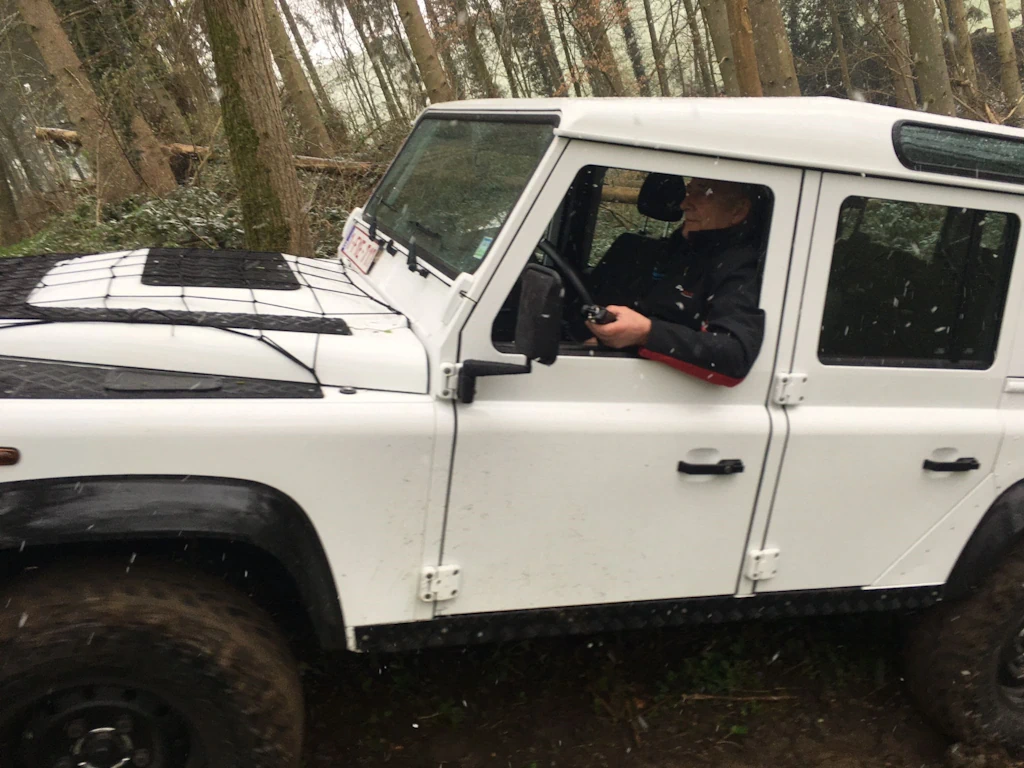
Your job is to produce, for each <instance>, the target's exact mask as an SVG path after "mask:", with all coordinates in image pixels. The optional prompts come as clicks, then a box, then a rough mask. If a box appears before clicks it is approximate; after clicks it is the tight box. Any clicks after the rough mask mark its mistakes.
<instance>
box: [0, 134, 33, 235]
mask: <svg viewBox="0 0 1024 768" xmlns="http://www.w3.org/2000/svg"><path fill="white" fill-rule="evenodd" d="M24 237H28V229H27V228H26V227H25V223H24V222H23V221H22V220H21V218H20V217H19V216H18V209H17V208H16V207H15V206H14V193H13V192H12V191H11V182H10V179H8V178H7V163H6V162H5V159H4V156H3V152H2V150H0V246H4V245H14V244H15V243H16V242H18V241H19V240H21V239H22V238H24Z"/></svg>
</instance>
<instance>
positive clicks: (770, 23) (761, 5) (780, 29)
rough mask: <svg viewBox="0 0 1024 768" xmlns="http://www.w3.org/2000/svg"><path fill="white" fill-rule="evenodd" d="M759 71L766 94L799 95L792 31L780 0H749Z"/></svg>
mask: <svg viewBox="0 0 1024 768" xmlns="http://www.w3.org/2000/svg"><path fill="white" fill-rule="evenodd" d="M749 5H750V21H751V25H752V27H753V32H754V49H755V50H756V51H757V64H758V73H759V75H760V79H761V87H762V88H763V90H764V95H765V96H799V95H800V83H799V82H798V81H797V79H796V65H795V64H794V63H793V51H792V50H791V49H790V47H789V32H788V31H787V30H786V21H785V19H783V18H782V8H780V7H779V0H749Z"/></svg>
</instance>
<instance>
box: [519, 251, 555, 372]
mask: <svg viewBox="0 0 1024 768" xmlns="http://www.w3.org/2000/svg"><path fill="white" fill-rule="evenodd" d="M520 281H521V283H520V285H521V287H522V290H521V292H520V294H519V316H518V317H517V318H516V352H518V353H519V354H522V355H526V360H527V363H529V362H530V361H533V360H536V361H537V362H538V363H541V364H542V365H551V364H552V363H553V362H555V359H556V358H557V357H558V344H559V342H560V341H561V339H562V299H563V297H564V296H565V289H564V288H563V287H562V277H561V275H559V274H558V273H557V272H556V271H555V270H553V269H551V268H549V267H543V266H541V265H540V264H530V265H528V266H527V267H526V269H524V270H523V275H522V277H521V278H520Z"/></svg>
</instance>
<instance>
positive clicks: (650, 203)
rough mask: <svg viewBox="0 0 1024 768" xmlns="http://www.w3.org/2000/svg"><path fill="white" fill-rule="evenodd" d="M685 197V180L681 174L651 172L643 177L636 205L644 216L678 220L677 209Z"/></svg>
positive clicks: (680, 215) (678, 211) (679, 211)
mask: <svg viewBox="0 0 1024 768" xmlns="http://www.w3.org/2000/svg"><path fill="white" fill-rule="evenodd" d="M685 198H686V180H685V179H683V177H682V176H670V175H669V174H667V173H652V174H649V175H648V176H647V178H646V179H644V184H643V186H642V187H640V194H639V195H638V196H637V200H636V207H637V210H639V211H640V213H642V214H643V215H644V216H647V217H649V218H651V219H657V220H658V221H679V220H680V219H681V218H683V212H682V211H681V210H680V209H679V206H680V205H681V204H682V202H683V200H684V199H685Z"/></svg>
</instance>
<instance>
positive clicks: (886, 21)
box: [878, 0, 917, 109]
mask: <svg viewBox="0 0 1024 768" xmlns="http://www.w3.org/2000/svg"><path fill="white" fill-rule="evenodd" d="M878 10H879V16H880V17H881V18H880V20H881V29H882V35H883V37H884V41H883V42H884V49H885V59H886V66H887V67H888V69H889V75H890V76H891V78H892V86H893V94H894V95H895V97H896V104H897V106H900V107H903V108H904V109H917V98H916V97H915V95H914V75H913V73H912V72H911V69H910V48H909V47H908V45H907V36H906V33H905V31H904V29H903V22H902V21H901V20H900V7H899V5H898V3H897V0H878Z"/></svg>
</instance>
